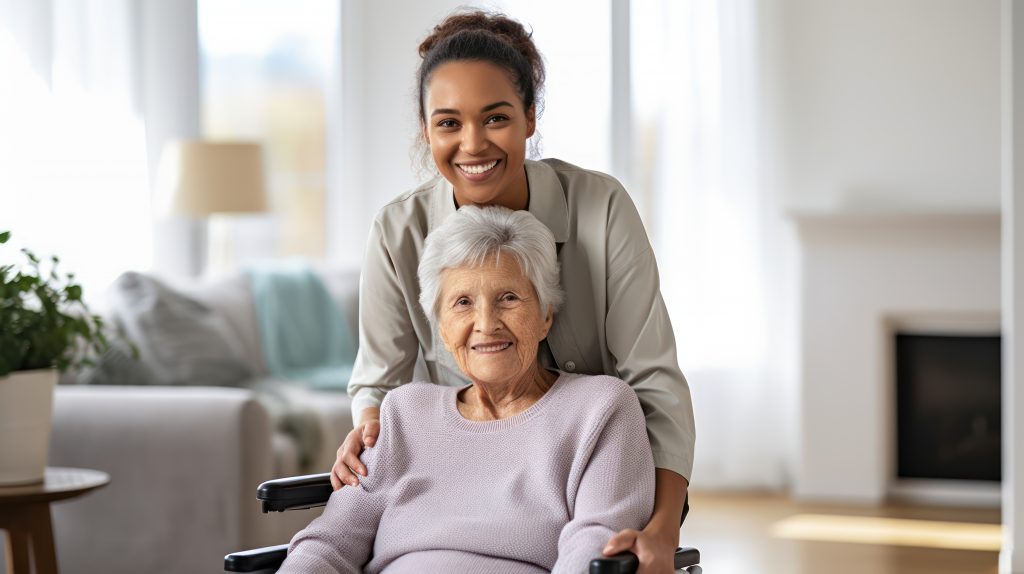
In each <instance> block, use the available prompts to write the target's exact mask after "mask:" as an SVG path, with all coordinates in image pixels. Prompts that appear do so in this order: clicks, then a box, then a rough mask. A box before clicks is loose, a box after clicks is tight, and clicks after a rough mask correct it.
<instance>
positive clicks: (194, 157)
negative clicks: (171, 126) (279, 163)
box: [157, 140, 267, 272]
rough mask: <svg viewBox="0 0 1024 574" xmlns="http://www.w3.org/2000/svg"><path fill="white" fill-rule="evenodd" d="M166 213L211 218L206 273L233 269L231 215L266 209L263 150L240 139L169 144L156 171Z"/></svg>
mask: <svg viewBox="0 0 1024 574" xmlns="http://www.w3.org/2000/svg"><path fill="white" fill-rule="evenodd" d="M157 193H158V201H159V202H160V204H161V205H162V208H161V211H163V212H164V213H169V214H177V215H187V216H190V217H195V218H204V219H207V224H208V227H207V231H208V237H207V239H208V246H207V249H208V252H207V264H206V269H207V272H211V271H224V270H227V269H229V268H230V265H231V262H232V258H233V253H232V252H233V249H232V246H231V229H230V217H231V216H234V215H238V214H246V213H260V212H264V211H266V210H267V197H266V184H265V177H264V170H263V149H262V146H261V145H260V144H258V143H253V142H238V141H201V140H192V141H175V142H171V143H168V144H167V145H166V146H165V147H164V150H163V153H162V155H161V158H160V167H159V170H158V172H157Z"/></svg>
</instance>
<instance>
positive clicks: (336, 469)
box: [331, 407, 380, 490]
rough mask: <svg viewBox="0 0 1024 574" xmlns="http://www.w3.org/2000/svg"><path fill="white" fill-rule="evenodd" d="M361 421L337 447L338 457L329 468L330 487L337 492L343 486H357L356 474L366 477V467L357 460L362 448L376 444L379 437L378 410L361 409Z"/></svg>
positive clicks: (371, 408) (372, 408)
mask: <svg viewBox="0 0 1024 574" xmlns="http://www.w3.org/2000/svg"><path fill="white" fill-rule="evenodd" d="M359 420H360V421H361V422H360V423H359V424H358V425H356V428H354V429H352V431H351V432H349V433H348V436H346V437H345V442H343V443H341V446H340V447H338V455H337V458H335V460H334V466H333V467H332V468H331V486H333V487H334V490H338V489H339V488H341V487H342V486H344V485H346V484H347V485H349V486H357V485H358V484H359V478H358V477H357V476H356V474H359V475H362V476H366V466H365V465H363V463H362V461H360V460H359V453H361V452H363V448H364V447H370V446H373V445H374V444H376V443H377V436H378V435H380V409H378V408H374V407H370V408H367V409H363V412H362V413H360V415H359Z"/></svg>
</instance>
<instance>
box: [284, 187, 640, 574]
mask: <svg viewBox="0 0 1024 574" xmlns="http://www.w3.org/2000/svg"><path fill="white" fill-rule="evenodd" d="M418 271H419V280H420V284H421V297H420V304H421V306H422V307H423V310H424V312H425V314H426V315H427V317H428V319H429V320H430V322H431V324H432V325H433V326H434V328H435V329H436V330H437V332H438V334H439V337H440V339H441V341H443V344H444V346H445V347H446V348H447V349H448V351H450V352H451V354H452V356H453V357H454V358H455V362H456V363H457V365H458V367H459V369H460V370H461V371H462V373H463V374H464V375H465V376H466V377H467V378H468V379H469V380H470V381H472V383H471V384H470V385H467V386H464V387H461V388H458V387H445V386H439V385H433V384H413V385H403V386H402V387H400V388H398V389H396V390H394V391H392V392H390V393H388V395H387V397H386V398H385V399H384V402H383V404H382V405H381V419H380V424H381V430H380V435H379V438H378V440H377V442H376V444H375V446H374V447H371V448H367V449H366V450H364V451H363V454H362V461H363V464H365V465H366V467H367V468H368V469H369V470H370V472H369V473H368V476H367V477H366V478H364V479H363V480H362V481H361V487H358V488H343V489H340V490H337V491H335V492H334V494H333V495H332V496H331V499H330V502H329V503H328V505H327V508H326V510H325V511H324V513H323V515H322V516H321V517H319V518H317V519H316V520H314V521H313V522H312V523H311V524H310V525H309V526H308V527H307V528H306V529H304V530H302V531H301V532H299V533H298V534H296V536H295V537H294V538H293V539H292V543H291V547H290V549H289V555H288V559H287V560H286V561H285V563H284V565H283V567H282V570H281V572H360V571H363V569H365V571H366V572H417V573H419V572H510V573H518V572H523V573H526V572H530V573H536V572H548V571H554V572H585V571H586V568H587V564H588V562H589V560H590V559H592V558H594V557H597V556H598V555H599V554H600V553H601V551H602V549H603V548H604V547H605V545H606V543H607V541H608V539H609V538H610V537H611V536H612V535H613V534H614V533H615V532H618V531H620V530H622V529H626V528H634V529H639V528H642V527H643V526H644V525H645V524H646V523H647V521H648V520H649V519H650V515H651V511H652V508H653V502H654V459H653V455H652V452H651V447H650V443H649V442H648V438H647V431H646V428H645V425H644V416H643V412H642V411H641V408H640V404H639V401H638V400H637V397H636V393H634V392H633V391H632V389H630V387H629V386H628V385H626V383H624V382H623V381H621V380H619V379H616V378H613V377H609V376H604V375H598V376H590V375H578V374H570V373H563V372H554V371H550V370H547V369H545V368H543V367H542V366H541V364H540V362H539V361H538V359H537V351H538V346H539V344H540V342H541V341H542V340H543V339H544V338H545V337H546V336H547V333H548V330H549V329H550V328H551V324H552V320H553V317H554V313H555V311H556V309H557V308H558V305H559V303H560V302H561V299H562V293H561V290H560V287H559V283H558V263H557V259H556V254H555V241H554V236H553V235H552V234H551V232H550V231H549V230H548V228H547V227H546V226H545V225H544V224H542V223H540V222H539V221H538V220H537V219H535V218H534V217H533V216H532V215H530V214H529V212H526V211H510V210H508V209H505V208H502V207H486V208H478V207H463V208H461V209H459V210H458V211H457V212H456V213H455V214H453V215H451V216H449V217H448V218H447V219H446V220H445V221H444V223H443V224H442V225H441V226H439V227H438V228H437V229H436V230H435V231H434V232H433V233H431V234H430V236H429V237H428V238H427V242H426V246H425V248H424V252H423V257H422V259H421V262H420V265H419V270H418Z"/></svg>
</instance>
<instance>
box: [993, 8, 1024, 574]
mask: <svg viewBox="0 0 1024 574" xmlns="http://www.w3.org/2000/svg"><path fill="white" fill-rule="evenodd" d="M1002 17H1003V26H1002V30H1001V32H1002V74H1003V78H1002V81H1003V84H1002V87H1003V93H1002V95H1003V101H1002V104H1003V107H1002V112H1003V142H1002V144H1003V145H1002V152H1003V155H1002V160H1003V165H1002V175H1003V180H1002V198H1003V213H1002V225H1003V235H1002V265H1003V269H1002V272H1003V283H1002V304H1003V508H1002V511H1003V548H1002V551H1001V552H1000V555H999V572H1000V573H1002V574H1011V573H1012V572H1024V440H1021V436H1022V434H1021V425H1022V424H1024V393H1022V392H1020V389H1021V384H1022V383H1024V376H1022V373H1024V370H1022V368H1021V365H1022V364H1024V337H1022V336H1021V333H1024V315H1022V313H1021V310H1022V307H1021V302H1022V301H1024V202H1021V201H1020V199H1019V197H1020V196H1018V195H1017V192H1024V102H1022V101H1021V96H1022V95H1024V2H1022V1H1021V0H1003V2H1002Z"/></svg>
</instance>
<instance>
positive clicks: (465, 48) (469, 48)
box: [417, 10, 544, 118]
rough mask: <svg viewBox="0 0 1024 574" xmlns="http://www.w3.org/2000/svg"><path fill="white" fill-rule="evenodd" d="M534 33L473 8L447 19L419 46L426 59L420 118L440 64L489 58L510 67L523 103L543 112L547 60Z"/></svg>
mask: <svg viewBox="0 0 1024 574" xmlns="http://www.w3.org/2000/svg"><path fill="white" fill-rule="evenodd" d="M532 36H533V33H532V32H527V31H526V28H524V27H523V25H522V24H520V23H519V22H517V21H515V20H513V19H511V18H509V17H508V16H506V15H504V14H501V13H496V12H484V11H482V10H473V11H470V12H457V13H455V14H452V15H450V16H448V17H447V18H445V19H444V21H442V22H441V23H440V24H438V25H437V26H434V30H433V31H432V32H431V34H430V35H429V36H427V37H426V38H425V39H424V40H423V42H421V43H420V46H419V54H420V57H421V58H422V59H423V61H422V63H421V64H420V69H419V72H418V74H417V76H418V84H419V95H420V117H421V118H423V117H424V116H423V96H424V88H425V84H426V82H428V81H429V78H430V74H431V73H432V72H433V71H434V69H435V68H437V66H439V65H441V64H443V63H445V62H450V61H457V60H479V61H487V62H491V63H493V64H496V65H498V66H500V67H502V68H505V69H506V70H508V71H509V73H510V74H511V75H512V79H513V81H514V83H515V84H516V87H517V88H519V92H520V96H521V97H522V99H523V103H524V104H525V105H526V107H530V106H534V105H535V106H537V113H538V115H539V114H540V111H541V110H540V108H541V105H540V99H541V93H542V91H543V87H544V61H543V59H542V58H541V55H540V52H539V51H538V50H537V46H536V45H535V44H534V43H533V38H532Z"/></svg>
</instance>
